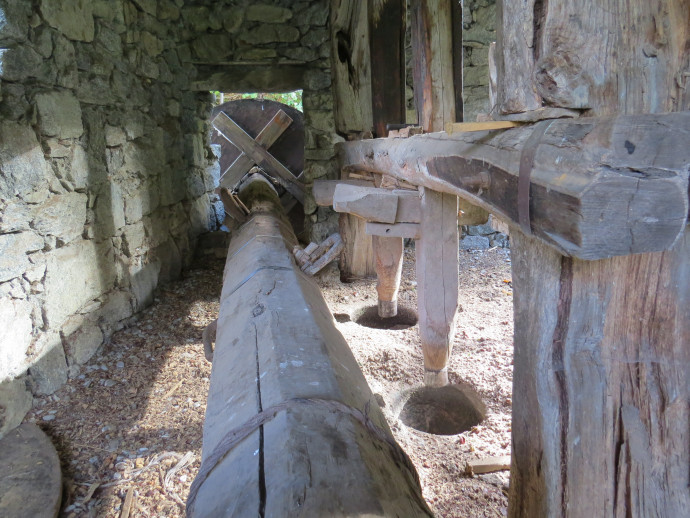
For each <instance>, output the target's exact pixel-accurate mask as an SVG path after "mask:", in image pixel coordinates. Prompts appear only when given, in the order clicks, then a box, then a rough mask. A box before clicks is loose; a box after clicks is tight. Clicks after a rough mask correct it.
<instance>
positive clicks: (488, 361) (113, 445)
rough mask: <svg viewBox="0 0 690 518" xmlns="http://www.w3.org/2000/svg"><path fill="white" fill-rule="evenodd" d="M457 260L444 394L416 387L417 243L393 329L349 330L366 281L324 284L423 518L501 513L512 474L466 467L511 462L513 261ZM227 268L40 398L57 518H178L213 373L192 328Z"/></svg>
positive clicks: (363, 309)
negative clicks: (50, 446) (59, 471)
mask: <svg viewBox="0 0 690 518" xmlns="http://www.w3.org/2000/svg"><path fill="white" fill-rule="evenodd" d="M460 254H461V261H460V290H459V301H460V311H459V315H458V325H457V331H456V338H455V344H454V349H453V353H452V356H451V360H450V368H449V372H450V380H451V383H452V384H453V385H454V387H453V388H451V389H446V390H443V391H435V392H432V393H428V392H427V391H425V390H421V388H422V387H421V382H422V376H423V361H422V353H421V346H420V343H419V333H418V328H417V326H412V327H410V324H411V323H412V322H413V321H414V318H415V307H416V302H417V301H416V296H417V293H416V282H415V275H414V249H413V248H406V250H405V267H404V274H403V282H402V286H401V291H400V296H399V305H400V307H401V314H402V316H407V317H408V318H407V320H405V319H404V318H401V319H400V320H399V321H397V322H396V323H395V325H394V326H393V329H389V330H385V329H373V328H371V327H366V326H365V325H360V324H358V323H357V322H356V321H357V320H358V319H359V320H360V322H362V324H367V325H377V322H378V319H377V318H375V316H373V315H372V311H374V310H372V309H369V310H368V311H367V308H371V307H374V306H375V305H376V290H375V281H357V282H353V283H349V284H342V283H340V281H339V280H338V275H337V271H336V270H335V269H334V268H332V267H331V268H329V269H328V270H327V271H326V272H325V273H324V274H322V275H321V276H320V277H319V282H320V284H321V286H322V288H323V293H324V297H325V299H326V301H327V303H328V305H329V307H330V308H331V311H332V312H333V314H334V316H335V318H336V322H337V326H338V329H339V330H340V331H341V332H342V334H343V335H344V336H345V338H346V340H347V341H348V343H349V344H350V346H351V348H352V351H353V353H354V355H355V357H356V358H357V360H358V362H359V364H360V366H361V368H362V370H363V372H364V375H365V376H366V378H367V380H368V382H369V384H370V386H371V389H372V391H373V392H374V393H375V394H376V395H377V396H376V397H377V400H378V401H379V403H380V404H382V406H383V409H384V412H385V414H386V416H387V418H388V420H389V423H390V426H391V429H392V430H393V433H394V434H395V437H396V439H397V440H398V442H399V443H400V445H401V446H402V447H403V448H404V449H405V450H406V451H407V453H408V455H409V456H410V457H411V459H412V461H413V462H414V464H415V466H416V468H417V471H418V472H419V476H420V479H421V482H422V485H423V492H424V497H425V498H426V500H427V502H428V503H429V506H430V507H431V508H432V510H433V511H434V512H435V513H436V515H437V516H438V517H448V518H450V517H480V516H481V517H483V516H490V517H494V516H506V514H507V497H506V492H507V486H508V472H507V471H502V472H498V473H493V474H487V475H479V476H476V477H473V476H471V475H469V474H467V473H466V465H467V462H468V461H470V460H474V459H482V458H486V457H489V456H498V455H507V454H509V453H510V412H511V384H512V288H511V282H510V279H511V278H510V256H509V252H508V250H506V249H500V248H498V249H492V250H488V251H461V252H460ZM222 268H223V261H222V260H217V259H206V260H204V261H200V262H198V263H197V264H196V265H195V267H194V268H193V269H191V270H189V271H187V272H186V273H185V276H184V279H183V280H181V281H180V282H178V283H175V284H173V285H170V286H168V287H166V288H163V289H162V290H161V291H160V292H159V294H158V296H157V297H156V300H155V303H154V305H153V306H151V307H150V308H148V309H147V310H145V311H144V312H142V313H141V314H140V315H139V316H138V317H137V319H136V321H135V322H134V323H133V325H131V326H130V327H129V328H127V329H124V330H122V331H120V332H118V333H116V334H115V335H114V336H113V337H112V339H111V341H110V343H109V344H107V345H105V346H104V347H102V349H101V350H99V352H98V353H97V354H96V355H95V356H94V358H92V360H91V361H90V362H89V363H88V364H87V365H84V366H83V367H82V368H81V371H80V373H79V374H78V375H77V376H75V377H74V378H73V379H71V380H70V381H69V383H68V384H67V385H66V386H64V387H63V388H62V389H60V390H59V391H58V392H56V393H55V394H53V395H52V396H47V397H44V398H40V399H38V400H37V401H36V405H35V407H34V410H33V411H32V412H31V413H30V414H29V415H28V416H27V420H28V421H30V422H35V423H37V424H39V425H40V426H41V427H42V428H43V429H44V430H45V431H46V432H48V433H49V435H50V436H51V437H52V438H53V440H54V442H55V444H56V446H57V447H58V450H59V453H60V456H61V460H62V464H63V474H64V478H65V480H66V490H65V495H64V502H63V508H62V513H61V516H64V517H77V516H78V517H82V516H93V517H100V516H107V517H125V518H126V517H128V516H133V517H134V516H137V517H138V516H143V517H154V516H156V517H159V516H171V517H172V516H176V517H177V516H184V502H185V499H186V497H187V493H188V491H189V486H190V484H191V482H192V480H193V479H194V477H195V475H196V473H197V471H198V469H199V461H200V453H201V437H202V425H203V419H204V409H205V399H206V394H207V392H208V385H209V375H210V370H211V369H210V364H209V363H207V362H206V360H205V359H204V354H203V346H202V344H201V333H202V330H203V328H204V327H205V326H206V325H207V324H208V323H210V322H211V321H212V320H213V319H214V318H216V316H217V312H218V299H219V296H220V289H221V276H222ZM477 400H481V402H483V405H482V403H481V402H479V403H477ZM483 406H485V408H483ZM458 409H469V410H468V411H467V412H462V413H458V412H457V410H458ZM482 413H484V414H485V415H481V414H482ZM408 425H410V426H408ZM412 426H414V427H417V428H422V429H426V430H431V431H433V432H435V433H426V432H423V431H419V430H417V429H415V428H413V427H412ZM460 432H462V433H460ZM439 433H444V434H450V435H439Z"/></svg>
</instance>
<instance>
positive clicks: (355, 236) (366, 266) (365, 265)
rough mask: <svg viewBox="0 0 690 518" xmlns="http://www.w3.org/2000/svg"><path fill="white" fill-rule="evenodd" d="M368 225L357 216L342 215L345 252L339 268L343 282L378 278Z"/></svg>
mask: <svg viewBox="0 0 690 518" xmlns="http://www.w3.org/2000/svg"><path fill="white" fill-rule="evenodd" d="M366 225H367V222H366V221H365V220H363V219H362V218H358V217H357V216H353V215H351V214H341V215H340V219H339V233H340V237H342V239H343V252H342V253H341V254H340V264H339V266H340V280H341V281H343V282H350V281H352V280H356V279H373V278H375V277H376V263H375V262H374V250H373V245H372V242H371V236H370V235H369V234H368V233H367V232H366Z"/></svg>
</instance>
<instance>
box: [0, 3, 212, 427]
mask: <svg viewBox="0 0 690 518" xmlns="http://www.w3.org/2000/svg"><path fill="white" fill-rule="evenodd" d="M183 7H184V6H183V3H182V2H181V1H177V2H174V1H172V0H170V1H155V0H134V1H129V0H94V1H86V0H39V1H36V2H26V1H22V0H0V435H2V433H3V432H4V431H5V430H6V429H8V428H9V427H11V426H13V425H15V424H17V422H18V420H21V418H22V417H23V415H24V413H25V412H26V411H27V410H28V408H29V406H30V404H31V392H33V393H34V394H47V393H51V392H53V391H54V390H56V389H57V388H58V387H59V386H60V385H62V384H63V383H64V382H65V381H66V379H67V377H68V375H71V374H72V375H73V374H76V373H77V372H78V371H79V365H80V364H82V363H84V362H85V361H87V360H88V359H89V358H90V357H91V355H92V354H93V353H94V352H95V351H96V350H97V348H98V347H99V346H100V345H101V344H102V343H103V341H104V340H107V339H108V338H109V336H110V335H111V334H112V333H113V332H114V331H115V330H117V329H119V328H120V327H122V326H123V325H124V324H125V323H126V322H127V320H128V319H129V318H130V317H131V316H132V315H133V314H134V312H136V311H138V310H139V309H141V308H143V307H144V306H146V305H147V304H149V303H150V302H151V300H152V296H153V290H154V289H155V287H156V286H157V285H158V284H159V283H160V282H164V281H167V280H170V279H172V278H174V277H176V276H177V275H178V274H179V272H180V270H181V268H182V267H183V266H185V265H186V264H188V263H189V261H190V259H191V256H192V253H191V252H192V248H193V245H194V242H195V240H196V237H197V236H198V235H199V234H200V233H202V232H205V231H207V230H208V229H209V228H210V227H211V226H213V225H214V224H215V219H216V218H215V215H214V213H213V211H212V208H211V199H210V196H209V193H210V191H211V190H212V189H213V187H214V178H213V175H212V174H211V170H212V169H211V168H210V158H211V157H212V155H211V152H210V149H209V144H208V122H207V121H206V118H207V116H208V94H205V95H204V94H200V93H195V92H189V91H188V87H189V83H190V80H191V79H192V78H193V74H194V69H193V66H192V65H191V64H190V63H189V61H190V59H189V48H188V45H187V44H186V43H185V42H181V40H180V33H179V24H180V23H181V11H182V10H183ZM215 180H216V181H217V179H215Z"/></svg>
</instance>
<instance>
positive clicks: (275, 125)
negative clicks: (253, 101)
mask: <svg viewBox="0 0 690 518" xmlns="http://www.w3.org/2000/svg"><path fill="white" fill-rule="evenodd" d="M290 124H292V119H291V118H290V116H289V115H288V114H287V113H285V112H284V111H283V110H279V111H278V112H277V113H276V114H275V115H274V116H273V118H272V119H271V120H270V121H269V122H268V124H266V126H264V128H263V129H262V130H261V131H260V132H259V134H258V135H257V136H256V138H255V139H254V140H255V141H256V143H257V144H259V145H260V146H261V147H263V148H265V149H270V147H271V145H272V144H273V143H274V142H275V141H276V140H278V137H280V136H281V135H282V134H283V133H284V132H285V130H286V129H287V128H288V126H290ZM253 166H254V160H252V159H251V158H249V157H248V156H247V154H246V153H240V155H239V156H238V157H237V158H236V159H235V161H234V162H233V163H232V164H230V166H229V167H228V168H227V169H226V170H225V172H224V173H223V174H222V176H221V177H220V186H221V187H227V188H228V189H232V188H233V187H235V186H236V185H237V184H238V183H239V181H240V180H241V179H242V177H243V176H244V175H245V174H247V172H248V171H249V169H251V168H252V167H253Z"/></svg>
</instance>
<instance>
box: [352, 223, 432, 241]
mask: <svg viewBox="0 0 690 518" xmlns="http://www.w3.org/2000/svg"><path fill="white" fill-rule="evenodd" d="M365 231H366V233H367V234H369V235H370V236H382V237H403V238H405V239H419V238H420V237H421V236H422V231H421V225H420V224H419V223H395V224H393V225H387V224H386V223H375V222H373V221H367V222H366V226H365Z"/></svg>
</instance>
